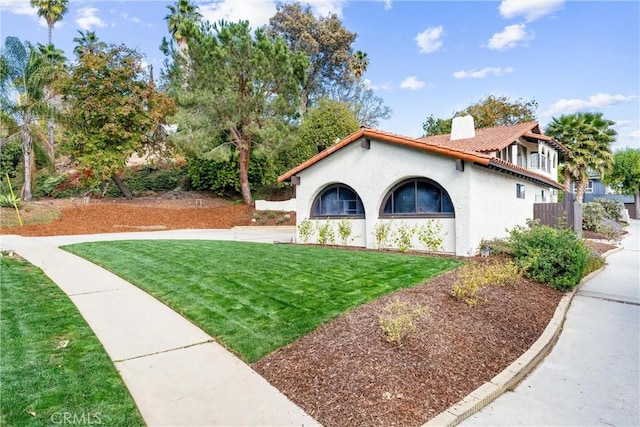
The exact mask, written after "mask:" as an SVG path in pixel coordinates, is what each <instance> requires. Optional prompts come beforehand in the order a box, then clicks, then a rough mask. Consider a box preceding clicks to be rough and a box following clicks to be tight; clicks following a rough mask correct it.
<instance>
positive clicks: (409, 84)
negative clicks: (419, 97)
mask: <svg viewBox="0 0 640 427" xmlns="http://www.w3.org/2000/svg"><path fill="white" fill-rule="evenodd" d="M426 85H427V84H426V83H425V82H421V81H420V80H418V78H417V77H416V76H410V77H407V78H406V79H404V80H403V81H402V83H400V87H401V88H402V89H410V90H418V89H422V88H423V87H425V86H426Z"/></svg>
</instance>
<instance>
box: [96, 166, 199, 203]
mask: <svg viewBox="0 0 640 427" xmlns="http://www.w3.org/2000/svg"><path fill="white" fill-rule="evenodd" d="M120 179H121V180H122V182H123V183H124V185H125V187H127V188H128V189H129V190H130V191H131V192H132V193H134V194H135V193H145V192H148V191H153V192H165V191H171V190H175V189H176V188H178V187H180V188H182V189H189V188H190V186H191V184H190V181H189V176H188V173H187V166H186V165H169V166H160V167H158V166H141V167H135V168H129V169H125V170H124V172H122V173H121V174H120ZM105 187H106V192H105V195H106V196H110V197H117V196H121V195H122V193H121V192H120V189H118V187H117V186H116V185H115V184H114V183H113V181H111V180H109V181H106V182H105V183H104V184H103V188H105Z"/></svg>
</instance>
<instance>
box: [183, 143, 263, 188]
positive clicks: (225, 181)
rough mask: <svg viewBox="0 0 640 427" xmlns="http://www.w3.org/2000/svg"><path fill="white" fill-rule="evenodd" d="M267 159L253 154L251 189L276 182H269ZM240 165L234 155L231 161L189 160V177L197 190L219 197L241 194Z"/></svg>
mask: <svg viewBox="0 0 640 427" xmlns="http://www.w3.org/2000/svg"><path fill="white" fill-rule="evenodd" d="M268 169H269V167H268V162H267V159H265V158H264V157H260V156H254V154H253V153H252V154H251V163H250V164H249V182H250V183H251V187H252V188H253V189H255V188H256V187H259V186H262V185H265V184H267V183H269V182H274V181H275V179H273V180H269V179H268V178H269V177H268V176H267V175H268V174H267V173H266V172H265V171H266V170H268ZM239 171H240V163H239V161H238V155H237V154H235V153H234V154H233V155H232V156H231V158H230V159H229V160H226V161H225V160H211V159H203V158H192V159H189V167H188V175H189V178H190V179H191V183H192V185H193V188H195V189H196V190H211V191H213V192H214V193H215V194H217V195H218V196H228V195H237V194H240V192H241V189H240V172H239Z"/></svg>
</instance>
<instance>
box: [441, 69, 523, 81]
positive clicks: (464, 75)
mask: <svg viewBox="0 0 640 427" xmlns="http://www.w3.org/2000/svg"><path fill="white" fill-rule="evenodd" d="M511 72H513V68H512V67H506V68H500V67H484V68H483V69H481V70H469V71H464V70H463V71H456V72H455V73H453V77H455V78H456V79H484V78H485V77H487V76H488V75H494V76H501V75H503V74H508V73H511Z"/></svg>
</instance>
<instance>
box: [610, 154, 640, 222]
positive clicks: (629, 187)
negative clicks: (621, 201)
mask: <svg viewBox="0 0 640 427" xmlns="http://www.w3.org/2000/svg"><path fill="white" fill-rule="evenodd" d="M605 182H606V183H607V184H609V185H610V186H611V187H613V188H615V189H616V190H617V191H618V192H619V193H622V194H628V195H633V196H634V202H635V215H634V217H635V218H640V149H639V148H625V149H624V150H620V151H616V152H615V153H614V155H613V166H612V168H611V170H610V171H609V173H607V174H605Z"/></svg>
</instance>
